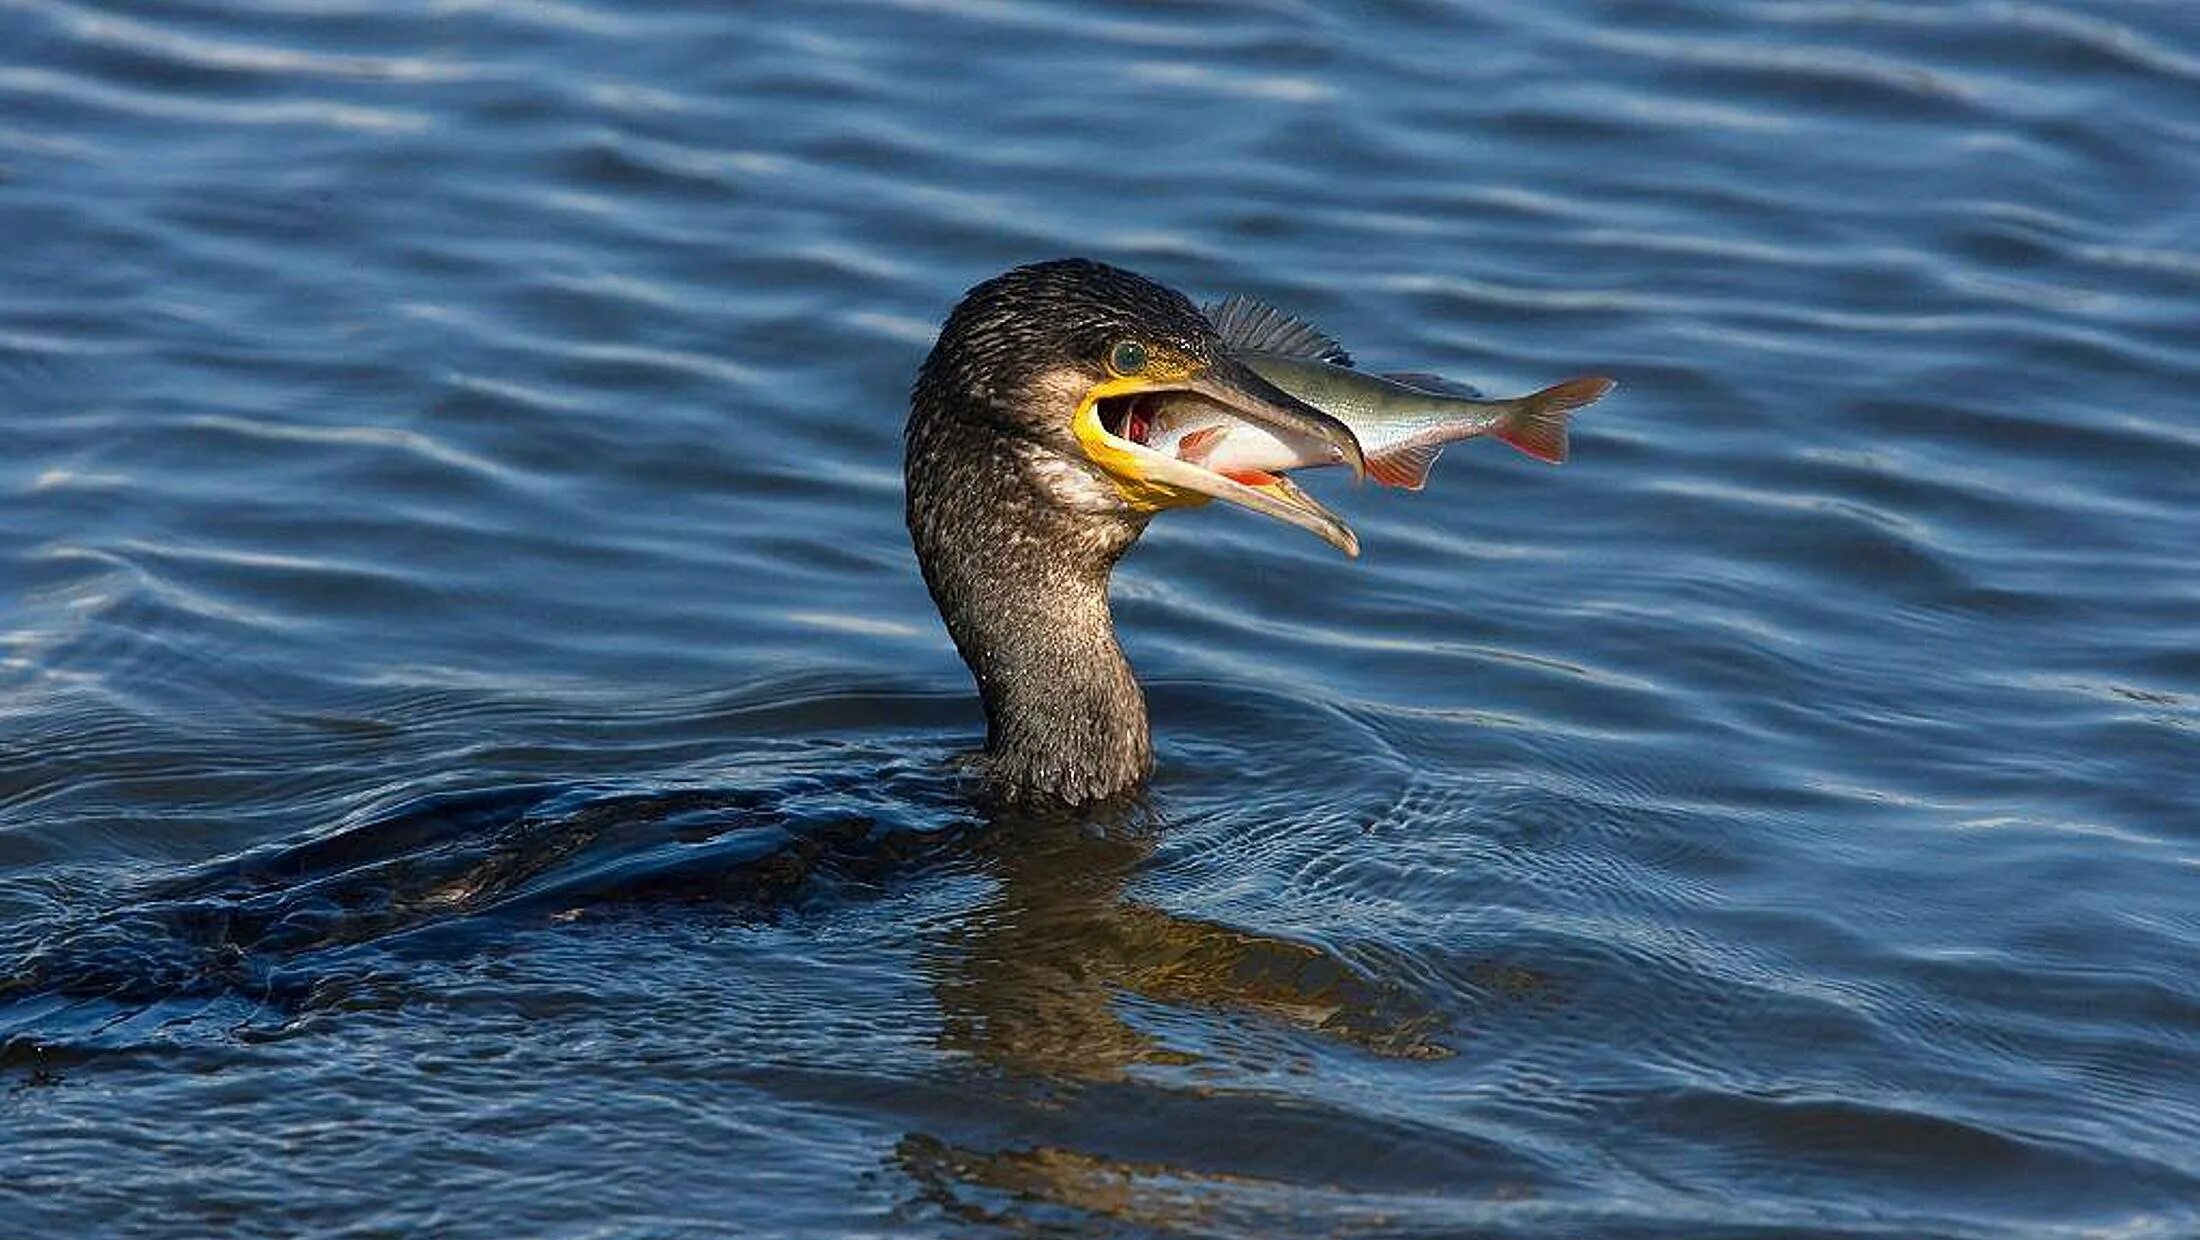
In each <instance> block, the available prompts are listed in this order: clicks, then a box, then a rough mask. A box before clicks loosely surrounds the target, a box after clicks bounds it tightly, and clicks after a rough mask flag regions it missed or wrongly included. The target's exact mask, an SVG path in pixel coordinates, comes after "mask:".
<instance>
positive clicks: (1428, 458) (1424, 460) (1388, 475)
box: [1367, 443, 1444, 491]
mask: <svg viewBox="0 0 2200 1240" xmlns="http://www.w3.org/2000/svg"><path fill="white" fill-rule="evenodd" d="M1443 451H1444V445H1442V444H1440V443H1429V444H1418V445H1415V446H1414V447H1411V448H1400V449H1398V450H1397V451H1395V452H1385V453H1383V454H1382V455H1381V456H1371V457H1369V458H1367V476H1368V477H1370V478H1373V479H1374V480H1375V481H1377V482H1380V483H1382V484H1383V485H1384V486H1386V487H1404V488H1405V489H1406V490H1408V491H1418V490H1420V489H1421V488H1422V487H1425V486H1427V485H1428V467H1429V466H1431V465H1434V464H1435V463H1436V458H1437V457H1438V456H1439V455H1440V454H1442V452H1443Z"/></svg>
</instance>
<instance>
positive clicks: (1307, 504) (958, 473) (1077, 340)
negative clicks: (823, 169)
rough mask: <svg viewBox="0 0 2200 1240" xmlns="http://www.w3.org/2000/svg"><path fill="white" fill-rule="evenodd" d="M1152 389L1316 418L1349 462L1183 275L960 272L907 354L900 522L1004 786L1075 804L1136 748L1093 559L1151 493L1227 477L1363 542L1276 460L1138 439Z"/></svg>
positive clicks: (1299, 421) (1250, 503)
mask: <svg viewBox="0 0 2200 1240" xmlns="http://www.w3.org/2000/svg"><path fill="white" fill-rule="evenodd" d="M1168 391H1190V392H1195V393H1197V394H1199V395H1200V396H1203V397H1205V398H1207V399H1209V400H1213V401H1216V402H1218V403H1220V404H1222V405H1225V406H1227V407H1228V408H1229V409H1231V410H1232V411H1233V412H1234V413H1235V414H1236V415H1237V416H1240V417H1243V418H1244V419H1246V420H1247V421H1249V422H1254V423H1258V424H1260V425H1263V426H1266V427H1269V428H1271V429H1275V430H1282V431H1291V432H1295V433H1298V434H1302V435H1313V436H1317V437H1319V438H1321V439H1323V440H1326V441H1328V442H1329V443H1331V444H1333V445H1335V447H1336V449H1337V455H1338V458H1339V459H1340V460H1343V461H1344V462H1346V463H1348V464H1350V465H1351V466H1352V467H1353V468H1354V470H1355V471H1363V470H1364V469H1365V464H1366V463H1365V459H1364V457H1363V456H1362V453H1361V451H1360V446H1359V443H1358V441H1357V440H1356V439H1355V438H1354V437H1353V433H1352V431H1351V428H1349V427H1348V426H1346V425H1345V424H1344V423H1342V422H1340V421H1338V420H1337V419H1336V418H1334V417H1331V416H1329V415H1328V414H1326V413H1323V412H1322V411H1320V410H1319V409H1316V408H1314V407H1313V406H1311V405H1307V404H1304V403H1302V402H1301V401H1299V400H1297V399H1296V398H1294V397H1292V396H1290V395H1287V394H1286V393H1284V392H1283V391H1281V390H1280V389H1278V388H1276V387H1275V386H1274V385H1272V384H1270V383H1269V382H1268V381H1267V380H1265V379H1262V378H1261V377H1260V376H1258V375H1256V374H1254V373H1253V372H1252V371H1251V370H1250V369H1248V368H1246V367H1245V366H1244V365H1243V364H1241V363H1239V362H1237V361H1235V360H1233V359H1232V358H1231V357H1230V356H1229V354H1228V352H1227V351H1226V346H1225V345H1224V343H1223V341H1222V339H1221V338H1220V337H1219V336H1218V335H1217V334H1216V331H1215V328H1214V326H1213V324H1211V323H1210V322H1208V320H1207V319H1206V317H1205V316H1203V315H1202V314H1201V313H1200V312H1199V310H1198V309H1197V308H1196V307H1194V306H1193V305H1192V303H1191V302H1190V301H1188V300H1186V299H1185V298H1184V297H1183V295H1182V294H1179V293H1177V292H1175V291H1173V290H1171V289H1168V288H1164V287H1162V286H1161V285H1159V284H1156V283H1154V282H1153V281H1151V280H1148V279H1146V278H1144V277H1143V276H1139V275H1136V274H1134V273H1132V272H1129V271H1125V270H1123V269H1121V268H1119V267H1111V266H1108V265H1106V264H1104V263H1098V262H1093V261H1091V260H1088V259H1076V258H1072V259H1059V260H1056V261H1052V262H1044V263H1035V264H1032V265H1030V266H1025V267H1018V268H1016V269H1014V270H1012V271H1009V272H1006V273H1005V274H1002V275H1000V276H996V277H995V278H993V279H991V280H988V281H986V282H984V283H983V284H980V285H978V286H977V287H975V288H973V289H971V290H970V291H969V293H967V294H966V295H965V296H964V297H963V299H962V301H961V302H960V303H959V304H958V305H957V306H956V307H955V309H954V310H953V312H952V313H950V314H949V315H948V317H947V322H946V323H945V324H944V325H943V326H942V327H941V328H940V335H939V340H938V342H937V343H935V344H934V345H933V347H932V352H931V355H930V356H929V357H927V358H926V359H925V362H924V366H923V369H922V370H921V371H920V372H919V374H918V377H917V382H916V387H915V391H914V393H913V394H912V397H911V400H910V409H909V422H908V426H907V429H906V432H905V451H904V457H903V473H904V479H905V483H906V487H907V497H908V498H907V512H906V515H907V519H908V523H909V533H910V536H911V538H912V539H913V540H914V542H915V544H916V553H917V562H918V564H919V565H921V566H922V568H923V570H924V580H925V584H926V585H927V586H929V587H930V588H931V591H932V598H933V601H934V602H936V603H937V604H938V605H939V609H940V615H941V616H942V617H943V618H944V619H945V620H946V622H947V631H948V633H949V634H950V635H951V636H952V637H953V638H954V641H955V649H956V650H957V651H958V652H959V653H960V654H961V655H962V658H963V662H965V663H967V664H968V665H969V666H970V671H971V674H972V675H973V676H974V677H975V678H976V679H977V683H978V692H979V695H980V696H981V697H982V698H983V699H984V703H985V715H986V747H985V753H984V755H983V758H982V759H981V761H982V765H983V768H984V773H985V777H986V782H987V784H988V787H989V790H990V791H991V792H992V793H993V794H994V795H996V796H998V797H1001V798H1003V799H1007V800H1012V801H1047V802H1057V803H1063V804H1068V805H1077V804H1082V803H1085V802H1090V801H1097V800H1102V799H1105V798H1109V797H1114V796H1117V795H1119V794H1121V793H1124V792H1127V791H1129V790H1131V789H1133V788H1135V787H1136V786H1137V785H1139V784H1140V783H1141V782H1143V781H1144V779H1145V778H1146V776H1147V775H1148V774H1149V773H1150V771H1151V770H1152V767H1153V744H1152V739H1151V736H1150V735H1149V733H1148V730H1147V723H1146V701H1145V696H1144V694H1143V693H1142V692H1141V691H1140V689H1139V687H1138V681H1137V679H1136V678H1135V677H1134V676H1133V675H1132V673H1131V669H1130V664H1129V663H1128V662H1127V661H1126V660H1125V659H1124V657H1123V649H1122V647H1121V646H1120V645H1119V644H1118V643H1117V641H1116V638H1115V624H1114V620H1113V618H1112V617H1111V616H1110V614H1109V611H1108V577H1109V574H1110V573H1111V572H1112V571H1113V569H1114V567H1115V562H1116V561H1117V560H1119V559H1121V558H1122V556H1123V553H1124V552H1126V551H1128V550H1129V549H1130V547H1131V544H1132V543H1134V542H1136V541H1138V536H1139V534H1141V533H1142V532H1144V530H1145V528H1146V523H1147V521H1149V520H1151V519H1152V517H1153V515H1154V514H1155V513H1156V512H1159V511H1161V510H1163V509H1166V508H1175V507H1184V506H1188V505H1191V504H1199V503H1205V502H1206V501H1207V500H1208V499H1210V498H1220V499H1225V500H1229V501H1231V502H1233V503H1237V504H1242V505H1244V506H1245V507H1248V508H1251V509H1254V510H1255V511H1258V512H1262V513H1266V514H1267V515H1269V516H1272V517H1275V518H1277V519H1279V520H1282V521H1286V522H1289V523H1291V524H1293V525H1297V526H1299V527H1301V528H1303V529H1307V530H1310V531H1312V532H1313V533H1315V534H1317V535H1319V536H1321V537H1322V538H1324V539H1326V540H1328V541H1329V542H1331V543H1333V544H1335V545H1336V546H1337V547H1339V548H1341V549H1342V550H1344V551H1345V552H1346V553H1347V554H1357V553H1358V544H1357V542H1356V541H1355V539H1354V538H1353V535H1352V531H1351V530H1350V528H1348V527H1347V526H1346V525H1345V524H1344V522H1343V521H1342V520H1341V519H1340V518H1338V517H1337V516H1336V515H1335V514H1334V513H1331V512H1330V511H1329V510H1327V509H1326V508H1323V507H1322V506H1321V505H1320V504H1319V503H1316V502H1315V501H1314V500H1313V499H1311V498H1309V497H1308V496H1307V495H1306V494H1305V493H1304V492H1302V491H1300V490H1299V489H1298V488H1297V487H1295V486H1293V485H1291V483H1290V482H1289V481H1288V480H1284V479H1281V478H1278V479H1276V480H1274V481H1273V482H1271V483H1269V484H1267V485H1261V486H1247V485H1245V484H1243V483H1240V482H1236V481H1233V480H1231V479H1229V478H1225V477H1223V476H1221V475H1220V474H1216V473H1211V472H1209V471H1208V470H1206V469H1203V468H1201V467H1199V466H1197V465H1193V464H1189V463H1186V462H1184V461H1180V460H1178V459H1176V458H1175V457H1173V456H1167V455H1163V454H1162V453H1159V452H1155V451H1153V450H1151V449H1149V448H1146V447H1145V446H1143V445H1142V444H1140V443H1138V442H1137V439H1138V435H1137V433H1136V431H1135V429H1133V423H1134V421H1135V420H1136V419H1138V418H1140V417H1141V416H1142V414H1141V412H1140V409H1139V401H1140V397H1141V396H1142V395H1143V394H1146V393H1156V392H1168Z"/></svg>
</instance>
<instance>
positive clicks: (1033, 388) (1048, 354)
mask: <svg viewBox="0 0 2200 1240" xmlns="http://www.w3.org/2000/svg"><path fill="white" fill-rule="evenodd" d="M1166 392H1190V393H1194V394H1196V395H1198V396H1201V397H1204V398H1205V399H1207V400H1209V401H1212V402H1214V403H1215V404H1216V405H1219V406H1221V407H1222V408H1223V409H1225V410H1227V411H1228V413H1229V414H1230V415H1231V416H1233V417H1236V418H1239V419H1242V420H1243V421H1245V422H1248V423H1251V424H1254V425H1257V426H1261V427H1265V428H1268V429H1271V430H1275V431H1279V432H1285V433H1289V434H1292V435H1296V436H1312V437H1315V438H1317V439H1320V440H1324V441H1326V442H1328V443H1330V444H1332V445H1334V446H1335V448H1336V450H1337V455H1338V457H1339V459H1341V460H1343V461H1345V462H1346V463H1347V464H1349V465H1351V466H1352V467H1353V469H1354V470H1355V471H1360V470H1362V469H1364V467H1365V458H1364V457H1363V455H1362V453H1361V449H1360V445H1359V442H1358V440H1357V439H1356V438H1354V436H1353V433H1352V430H1351V428H1350V427H1348V426H1346V425H1345V424H1344V423H1343V422H1341V421H1339V420H1337V419H1336V418H1334V417H1332V416H1330V415H1329V414H1326V413H1324V412H1322V411H1321V410H1319V409H1316V408H1314V407H1313V406H1311V405H1307V404H1305V403H1304V402H1302V401H1299V400H1298V399H1296V398H1295V397H1292V396H1290V395H1289V394H1287V393H1285V392H1283V391H1282V390H1280V389H1278V388H1277V387H1275V386H1274V385H1273V384H1271V383H1269V382H1268V381H1267V380H1265V379H1262V378H1261V377H1260V376H1259V375H1257V374H1255V373H1253V372H1252V371H1251V370H1250V369H1248V368H1246V367H1245V366H1244V365H1243V364H1242V363H1240V362H1237V361H1235V360H1233V359H1232V358H1231V357H1230V355H1229V353H1228V351H1227V349H1226V348H1225V346H1224V344H1223V342H1222V340H1221V339H1220V338H1219V337H1218V336H1217V335H1216V333H1215V329H1214V326H1213V325H1212V324H1210V323H1209V322H1208V321H1207V319H1206V318H1205V316H1203V315H1201V314H1200V312H1199V310H1198V308H1197V307H1195V306H1193V305H1192V303H1191V302H1190V301H1187V300H1186V299H1185V298H1184V297H1183V295H1182V294H1179V293H1177V292H1175V291H1174V290H1171V289H1168V288H1164V287H1162V286H1161V285H1159V284H1156V283H1154V282H1153V281H1151V280H1148V279H1146V278H1144V277H1143V276H1139V275H1136V274H1134V273H1132V272H1129V271H1125V270H1123V269H1121V268H1119V267H1111V266H1108V265H1106V264H1104V263H1097V262H1093V261H1090V260H1088V259H1060V260H1056V261H1053V262H1045V263H1035V264H1032V265H1030V266H1027V267H1018V268H1016V269H1014V270H1012V271H1009V272H1006V273H1004V274H1002V275H1000V276H996V277H995V278H993V279H991V280H988V281H986V282H985V283H983V284H980V285H978V286H977V287H976V288H973V289H971V290H970V292H969V293H968V294H967V295H966V296H965V297H964V298H963V300H962V302H961V303H960V304H959V305H957V306H956V307H955V309H954V312H953V313H952V314H950V315H949V316H948V319H947V322H946V324H945V325H944V326H943V327H942V328H941V329H940V335H939V340H938V343H936V344H935V345H934V346H933V348H932V353H931V356H930V357H929V358H927V359H926V361H925V364H924V369H923V371H922V372H921V374H920V375H919V377H918V381H917V402H916V403H917V408H918V409H919V411H921V412H922V413H924V414H925V415H926V416H929V417H932V418H944V419H953V420H957V421H959V422H960V423H962V424H963V425H962V426H961V428H960V429H963V430H966V431H980V432H987V433H991V434H994V435H1000V436H1007V437H1012V438H1014V439H1016V440H1019V441H1021V442H1022V443H1024V444H1025V445H1028V449H1029V455H1031V456H1032V457H1033V459H1035V460H1036V461H1037V462H1038V463H1039V466H1040V468H1041V471H1042V473H1043V474H1044V476H1045V481H1046V485H1048V486H1049V487H1050V488H1051V490H1052V491H1053V493H1054V494H1053V498H1054V499H1055V500H1057V501H1058V502H1060V503H1062V504H1064V505H1065V506H1071V507H1075V508H1078V509H1080V510H1085V511H1093V510H1102V511H1109V510H1112V511H1114V512H1117V513H1120V514H1123V515H1128V516H1132V517H1135V518H1137V519H1138V520H1140V521H1141V522H1142V521H1143V519H1144V518H1145V517H1146V516H1148V515H1151V514H1152V513H1155V512H1158V511H1161V510H1163V509H1167V508H1181V507H1188V506H1191V505H1194V504H1203V503H1206V502H1207V501H1208V500H1210V499H1221V500H1226V501H1228V502H1230V503H1233V504H1239V505H1242V506H1244V507H1246V508H1250V509H1252V510H1254V511H1256V512H1260V513H1263V514H1265V515H1267V516H1270V517H1274V518H1276V519H1277V520H1280V521H1284V522H1287V523H1289V524H1292V525H1295V526H1298V527H1300V528H1301V529H1305V530H1308V531H1310V532H1312V533H1314V534H1316V535H1318V536H1319V537H1321V538H1323V539H1325V540H1327V541H1328V542H1330V543H1332V544H1334V545H1335V546H1337V547H1339V548H1340V549H1342V550H1344V551H1345V552H1346V554H1349V555H1357V554H1358V552H1359V543H1358V540H1357V539H1356V538H1355V537H1354V536H1353V533H1352V530H1351V528H1350V527H1349V526H1347V525H1346V524H1345V523H1344V521H1343V520H1342V519H1341V518H1339V517H1338V516H1337V515H1336V514H1335V513H1333V512H1331V511H1329V510H1328V509H1327V508H1325V507H1323V506H1322V505H1321V504H1320V503H1318V502H1316V501H1315V500H1314V499H1313V498H1312V497H1310V496H1308V495H1306V493H1305V492H1303V491H1301V490H1299V489H1298V488H1297V487H1296V486H1293V485H1291V484H1290V483H1289V482H1288V481H1285V480H1282V479H1280V478H1279V479H1277V480H1276V481H1274V482H1272V483H1270V484H1267V485H1259V486H1252V485H1247V484H1245V483H1242V482H1239V481H1236V480H1234V479H1231V478H1227V477H1224V476H1223V475H1221V474H1219V473H1215V472H1212V471H1210V470H1207V469H1205V468H1202V467H1201V466H1199V465H1196V464H1193V463H1191V462H1188V461H1184V460H1180V459H1178V458H1177V457H1175V456H1172V455H1168V454H1166V453H1163V452H1158V451H1155V450H1154V449H1152V448H1149V447H1147V446H1146V445H1145V444H1143V443H1140V442H1138V439H1137V437H1136V436H1135V435H1132V434H1128V433H1126V430H1127V426H1126V424H1127V422H1128V421H1129V419H1131V418H1134V417H1136V416H1138V415H1137V409H1138V403H1139V401H1140V400H1141V399H1142V398H1145V397H1149V396H1151V395H1153V394H1156V393H1166Z"/></svg>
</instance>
